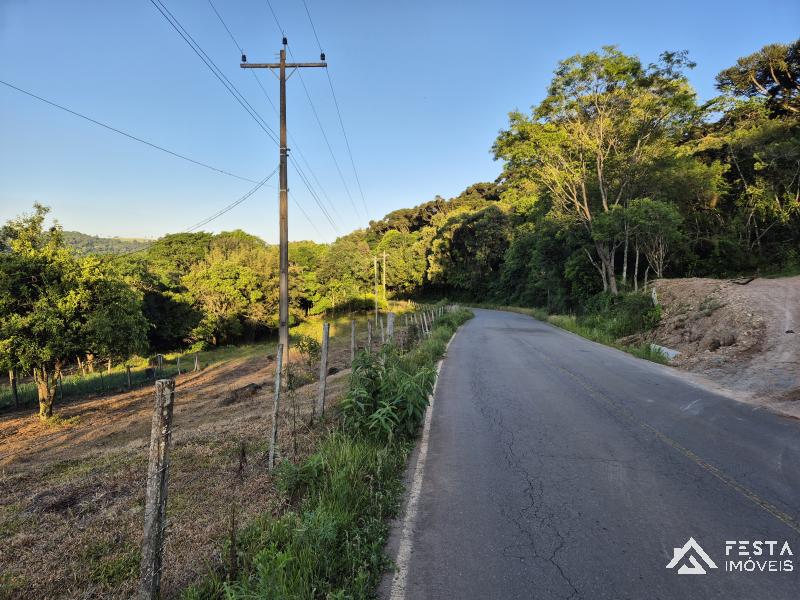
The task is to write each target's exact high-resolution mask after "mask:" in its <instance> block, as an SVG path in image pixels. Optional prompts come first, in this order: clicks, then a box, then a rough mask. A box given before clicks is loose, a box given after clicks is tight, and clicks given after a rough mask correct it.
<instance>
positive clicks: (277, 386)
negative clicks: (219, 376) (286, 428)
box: [195, 344, 283, 471]
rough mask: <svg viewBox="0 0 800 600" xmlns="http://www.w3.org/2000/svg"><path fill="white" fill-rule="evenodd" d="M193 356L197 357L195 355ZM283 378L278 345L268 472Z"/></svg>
mask: <svg viewBox="0 0 800 600" xmlns="http://www.w3.org/2000/svg"><path fill="white" fill-rule="evenodd" d="M195 356H197V355H196V354H195ZM282 377H283V344H278V354H277V358H276V360H275V396H274V398H275V399H274V400H273V401H272V434H271V435H270V438H269V463H268V466H269V470H270V471H272V469H273V468H274V467H275V444H277V443H278V408H279V407H280V404H281V378H282Z"/></svg>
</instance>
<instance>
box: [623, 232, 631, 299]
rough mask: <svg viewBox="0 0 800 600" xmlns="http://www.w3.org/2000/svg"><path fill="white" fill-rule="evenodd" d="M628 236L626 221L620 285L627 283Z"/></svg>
mask: <svg viewBox="0 0 800 600" xmlns="http://www.w3.org/2000/svg"><path fill="white" fill-rule="evenodd" d="M629 238H630V234H629V231H628V221H627V219H626V220H625V247H624V249H623V251H622V285H627V283H628V239H629Z"/></svg>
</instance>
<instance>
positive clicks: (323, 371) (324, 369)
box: [317, 323, 331, 419]
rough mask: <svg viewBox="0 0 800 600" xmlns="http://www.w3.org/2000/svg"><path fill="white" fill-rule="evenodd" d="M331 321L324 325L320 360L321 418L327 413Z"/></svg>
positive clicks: (318, 406) (318, 399)
mask: <svg viewBox="0 0 800 600" xmlns="http://www.w3.org/2000/svg"><path fill="white" fill-rule="evenodd" d="M330 327H331V325H330V323H324V324H323V325H322V356H321V357H320V361H319V397H318V398H317V412H318V413H319V417H320V419H321V418H322V417H323V416H324V415H325V386H326V384H327V378H328V334H329V333H330Z"/></svg>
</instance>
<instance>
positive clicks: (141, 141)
mask: <svg viewBox="0 0 800 600" xmlns="http://www.w3.org/2000/svg"><path fill="white" fill-rule="evenodd" d="M0 83H2V84H3V85H5V86H6V87H9V88H11V89H13V90H16V91H18V92H20V93H22V94H25V95H26V96H30V97H31V98H35V99H36V100H39V101H40V102H44V103H45V104H48V105H50V106H52V107H54V108H58V109H59V110H63V111H64V112H67V113H69V114H71V115H74V116H76V117H80V118H81V119H84V120H85V121H88V122H90V123H93V124H94V125H99V126H100V127H103V128H104V129H108V130H109V131H113V132H114V133H118V134H120V135H123V136H125V137H126V138H129V139H131V140H134V141H136V142H139V143H141V144H145V145H146V146H150V147H151V148H155V149H156V150H160V151H161V152H165V153H167V154H170V155H172V156H174V157H176V158H180V159H181V160H185V161H187V162H190V163H192V164H195V165H198V166H200V167H204V168H206V169H209V170H211V171H216V172H217V173H221V174H222V175H227V176H228V177H234V178H236V179H241V180H242V181H247V182H249V183H258V182H257V181H256V180H255V179H250V178H249V177H243V176H241V175H237V174H236V173H231V172H230V171H226V170H225V169H219V168H217V167H215V166H212V165H209V164H208V163H204V162H202V161H199V160H195V159H193V158H189V157H188V156H186V155H184V154H180V153H179V152H175V151H173V150H169V149H168V148H164V147H163V146H159V145H158V144H154V143H153V142H149V141H147V140H145V139H142V138H140V137H137V136H135V135H133V134H131V133H128V132H127V131H123V130H122V129H117V128H116V127H113V126H111V125H109V124H107V123H103V122H102V121H98V120H97V119H93V118H92V117H88V116H86V115H84V114H82V113H79V112H78V111H75V110H72V109H71V108H67V107H66V106H62V105H61V104H57V103H56V102H53V101H52V100H48V99H46V98H43V97H41V96H38V95H36V94H34V93H33V92H29V91H28V90H24V89H22V88H20V87H17V86H15V85H13V84H11V83H8V82H7V81H3V80H0Z"/></svg>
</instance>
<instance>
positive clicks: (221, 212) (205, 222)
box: [184, 167, 278, 233]
mask: <svg viewBox="0 0 800 600" xmlns="http://www.w3.org/2000/svg"><path fill="white" fill-rule="evenodd" d="M277 172H278V167H275V169H274V170H273V171H272V173H270V174H269V175H267V176H266V177H265V178H264V179H262V180H261V181H259V182H258V183H257V184H256V185H255V186H254V187H252V188H250V190H248V192H247V193H246V194H245V195H244V196H242V197H241V198H239V199H238V200H234V201H233V202H231V203H230V204H228V206H226V207H225V208H223V209H221V210H219V211H218V212H216V213H214V214H213V215H211V216H210V217H208V218H206V219H203V220H202V221H200V222H199V223H195V224H194V225H192V226H191V227H188V228H187V229H185V230H184V233H190V232H192V231H195V230H197V229H200V228H201V227H203V226H204V225H208V224H209V223H210V222H211V221H213V220H215V219H217V218H219V217H221V216H222V215H224V214H225V213H226V212H229V211H231V210H233V209H234V208H236V207H237V206H239V205H240V204H241V203H242V202H244V201H245V200H247V199H248V198H249V197H250V196H252V195H253V194H255V193H256V192H257V191H258V190H259V189H260V188H261V186H263V185H264V184H265V183H267V181H269V180H270V179H271V178H272V177H273V176H274V175H275V173H277Z"/></svg>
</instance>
